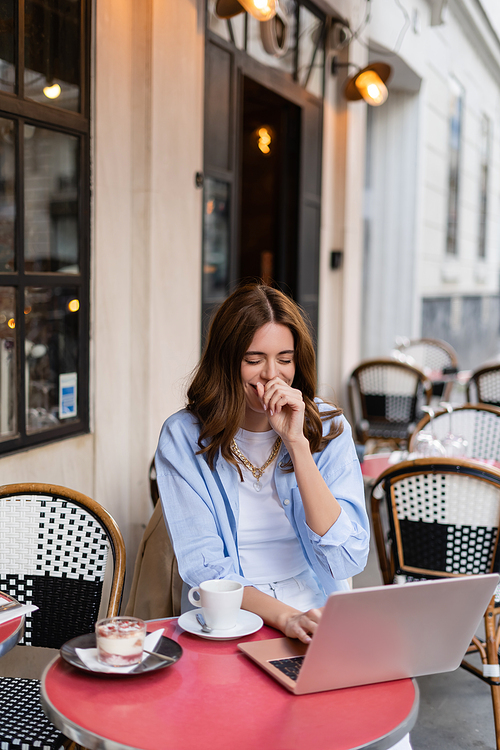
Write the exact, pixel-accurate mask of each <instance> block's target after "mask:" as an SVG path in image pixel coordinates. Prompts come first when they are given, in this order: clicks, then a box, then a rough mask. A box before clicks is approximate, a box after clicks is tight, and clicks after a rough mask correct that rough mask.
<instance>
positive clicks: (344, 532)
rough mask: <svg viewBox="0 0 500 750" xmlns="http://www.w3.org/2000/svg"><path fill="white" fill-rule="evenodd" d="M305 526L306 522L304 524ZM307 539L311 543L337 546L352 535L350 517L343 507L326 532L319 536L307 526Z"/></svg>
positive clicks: (321, 545)
mask: <svg viewBox="0 0 500 750" xmlns="http://www.w3.org/2000/svg"><path fill="white" fill-rule="evenodd" d="M306 526H307V524H306ZM307 531H308V534H309V539H310V540H311V542H312V543H313V544H319V546H320V547H339V546H340V545H342V544H344V543H345V542H346V541H347V540H348V539H349V537H351V536H352V533H353V527H352V523H351V519H350V518H349V516H348V515H347V513H346V512H345V510H344V509H343V508H341V510H340V515H339V517H338V518H337V520H336V521H335V523H334V524H332V525H331V526H330V528H329V529H328V531H327V532H326V534H323V536H320V535H319V534H316V532H314V531H313V530H312V529H310V528H309V526H307Z"/></svg>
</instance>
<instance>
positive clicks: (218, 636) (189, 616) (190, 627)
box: [178, 609, 264, 641]
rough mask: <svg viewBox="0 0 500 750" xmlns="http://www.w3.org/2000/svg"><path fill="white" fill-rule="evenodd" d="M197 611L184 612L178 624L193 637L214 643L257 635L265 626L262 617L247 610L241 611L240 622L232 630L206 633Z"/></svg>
mask: <svg viewBox="0 0 500 750" xmlns="http://www.w3.org/2000/svg"><path fill="white" fill-rule="evenodd" d="M196 614H197V610H196V609H191V610H189V612H184V614H183V615H181V616H180V617H179V619H178V624H179V625H180V627H181V628H182V629H183V630H186V631H187V632H188V633H192V634H193V635H199V636H200V638H208V639H209V640H212V641H230V640H232V639H233V638H243V637H244V636H245V635H251V633H256V632H257V630H260V629H261V627H262V626H263V625H264V621H263V619H262V617H259V615H256V614H255V613H254V612H247V610H246V609H240V613H239V615H238V622H237V623H236V625H235V627H234V628H231V629H230V630H212V632H211V633H204V632H203V631H202V629H201V625H200V623H199V622H198V620H197V619H196Z"/></svg>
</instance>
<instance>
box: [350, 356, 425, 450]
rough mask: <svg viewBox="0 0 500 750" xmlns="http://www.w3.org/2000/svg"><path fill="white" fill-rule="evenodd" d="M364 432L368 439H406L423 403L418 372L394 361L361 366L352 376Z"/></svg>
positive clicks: (421, 378) (420, 378)
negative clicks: (355, 385)
mask: <svg viewBox="0 0 500 750" xmlns="http://www.w3.org/2000/svg"><path fill="white" fill-rule="evenodd" d="M353 379H354V380H355V381H356V382H357V385H358V390H359V393H358V398H359V402H360V408H361V412H362V415H363V419H364V420H366V423H367V424H366V425H365V432H366V433H367V435H368V436H369V437H381V438H387V439H389V438H396V439H402V438H406V437H407V436H408V434H409V432H410V431H411V426H412V425H415V424H416V422H417V421H418V419H420V417H421V416H422V412H421V408H420V407H421V405H422V404H423V403H426V401H427V399H425V398H424V394H423V386H422V380H423V379H424V376H423V373H422V374H421V376H420V377H419V373H418V371H416V370H414V369H412V368H405V367H404V366H401V365H400V364H399V363H397V362H390V361H389V362H383V361H376V362H375V363H373V364H367V365H362V366H361V367H360V368H358V369H357V371H355V373H354V374H353Z"/></svg>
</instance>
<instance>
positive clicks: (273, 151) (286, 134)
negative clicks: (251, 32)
mask: <svg viewBox="0 0 500 750" xmlns="http://www.w3.org/2000/svg"><path fill="white" fill-rule="evenodd" d="M242 80H243V96H242V103H243V107H242V138H241V180H240V191H239V192H240V195H239V215H240V222H239V242H238V258H237V263H238V269H237V276H238V277H239V279H240V280H243V279H256V278H260V279H262V280H263V281H264V282H266V283H269V284H273V285H275V286H278V287H279V288H281V289H282V290H283V291H285V292H286V293H288V294H291V295H292V296H293V297H295V296H296V293H297V267H298V262H297V254H298V214H299V165H300V118H301V109H300V107H299V106H297V105H296V104H294V103H293V102H290V101H288V100H287V99H284V98H283V97H281V96H279V95H278V94H276V93H274V92H273V91H270V90H269V89H267V88H265V87H264V86H261V85H260V84H258V83H256V82H255V81H254V80H252V79H251V78H248V77H246V76H243V79H242Z"/></svg>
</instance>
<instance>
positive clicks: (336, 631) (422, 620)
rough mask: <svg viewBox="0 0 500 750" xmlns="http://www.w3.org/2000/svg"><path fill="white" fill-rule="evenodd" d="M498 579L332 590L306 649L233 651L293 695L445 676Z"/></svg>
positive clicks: (257, 645) (279, 646)
mask: <svg viewBox="0 0 500 750" xmlns="http://www.w3.org/2000/svg"><path fill="white" fill-rule="evenodd" d="M499 580H500V576H499V575H498V574H496V573H490V574H486V575H471V576H463V577H458V578H441V579H438V580H432V581H429V580H427V581H418V582H414V583H406V584H404V585H400V586H398V585H393V586H374V587H371V588H362V589H354V590H350V591H337V592H334V593H333V594H330V596H329V597H328V599H327V601H326V604H325V607H324V610H323V615H322V617H321V620H320V622H319V625H318V628H317V630H316V633H315V635H314V638H313V639H312V642H311V643H310V644H309V645H306V644H304V643H302V642H301V641H298V640H294V639H291V638H272V639H270V640H261V641H250V642H248V643H239V644H238V648H239V649H241V651H243V652H244V653H245V654H246V655H247V656H249V657H250V658H251V659H253V660H254V661H255V662H256V663H257V664H258V665H259V666H260V667H262V668H263V669H265V670H266V672H268V673H269V674H270V675H271V676H272V677H274V679H275V680H277V681H278V682H280V683H281V684H282V685H283V686H284V687H286V688H287V689H288V690H290V691H291V692H292V693H295V694H296V695H303V694H305V693H316V692H320V691H322V690H335V689H337V688H346V687H353V686H354V685H369V684H372V683H375V682H387V681H388V680H400V679H404V678H407V677H418V676H419V675H425V674H436V673H437V672H450V671H452V670H454V669H457V667H458V666H460V662H461V661H462V659H463V657H464V655H465V652H466V650H467V648H468V646H469V644H470V641H471V639H472V637H473V635H474V634H475V632H476V630H477V628H478V626H479V624H480V622H481V619H482V617H483V615H484V612H485V610H486V607H487V606H488V602H489V601H490V599H491V597H492V596H493V593H494V591H495V588H496V586H497V585H498V582H499Z"/></svg>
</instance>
